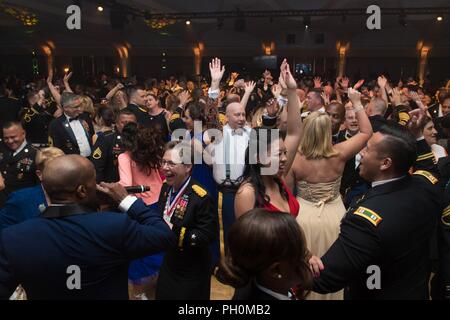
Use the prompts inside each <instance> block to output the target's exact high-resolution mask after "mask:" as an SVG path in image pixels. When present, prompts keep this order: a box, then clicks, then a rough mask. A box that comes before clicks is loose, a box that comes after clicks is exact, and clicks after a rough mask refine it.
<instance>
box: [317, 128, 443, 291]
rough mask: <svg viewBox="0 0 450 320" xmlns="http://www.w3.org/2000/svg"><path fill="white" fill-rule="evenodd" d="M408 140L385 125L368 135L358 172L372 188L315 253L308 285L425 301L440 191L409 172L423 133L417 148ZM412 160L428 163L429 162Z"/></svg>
mask: <svg viewBox="0 0 450 320" xmlns="http://www.w3.org/2000/svg"><path fill="white" fill-rule="evenodd" d="M417 132H420V130H418V131H417ZM414 140H415V139H414V137H413V136H412V135H411V134H410V133H409V132H407V131H406V130H404V129H401V128H399V127H395V126H389V127H383V128H381V129H380V131H379V132H377V133H375V134H374V135H373V136H372V138H371V139H370V140H369V141H368V143H367V147H366V148H365V149H364V150H363V151H362V152H361V157H362V158H361V166H360V174H361V176H362V177H363V178H364V179H366V180H367V181H370V182H372V189H370V190H369V191H368V192H367V193H366V194H365V195H364V197H363V198H362V199H360V200H358V201H357V202H355V203H353V204H352V205H351V206H350V208H349V210H348V211H347V213H346V215H345V216H344V218H343V220H342V222H341V231H340V234H339V237H338V239H337V240H336V241H335V242H334V244H333V245H332V246H331V247H330V249H329V250H328V251H327V252H326V253H325V255H324V256H323V257H322V261H323V266H324V269H323V270H322V271H321V272H320V278H317V279H315V281H314V287H313V290H314V291H316V292H318V293H329V292H335V291H338V290H340V289H342V288H344V287H346V286H348V289H349V297H350V298H351V299H428V297H429V295H428V270H429V266H428V263H429V250H430V238H431V236H432V233H433V230H434V227H435V225H436V223H437V219H438V218H439V217H440V215H441V213H442V193H441V189H440V187H439V183H438V179H437V178H436V177H435V176H434V175H433V174H432V173H431V172H430V171H426V170H417V171H415V172H414V173H413V174H412V175H410V174H409V173H408V170H409V168H410V167H411V166H412V165H413V164H414V162H415V161H416V159H417V158H418V156H417V155H419V159H423V157H422V158H421V155H423V154H427V153H428V152H430V148H429V146H428V145H427V144H426V142H425V141H424V139H423V138H422V139H420V140H418V141H417V146H416V141H414ZM416 152H417V153H416ZM416 165H417V167H418V168H420V169H427V168H430V169H432V165H433V162H432V160H431V159H426V160H421V161H416ZM428 165H429V166H428ZM427 166H428V167H427ZM313 254H314V253H313ZM315 270H316V271H317V268H316V269H315Z"/></svg>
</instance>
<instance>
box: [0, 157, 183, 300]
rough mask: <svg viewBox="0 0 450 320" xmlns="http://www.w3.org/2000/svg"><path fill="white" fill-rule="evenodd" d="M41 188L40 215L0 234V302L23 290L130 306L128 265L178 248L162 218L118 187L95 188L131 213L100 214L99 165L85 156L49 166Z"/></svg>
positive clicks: (34, 295)
mask: <svg viewBox="0 0 450 320" xmlns="http://www.w3.org/2000/svg"><path fill="white" fill-rule="evenodd" d="M42 183H43V186H44V190H45V192H46V193H47V195H48V198H49V207H48V208H47V209H46V210H45V211H44V212H43V214H42V217H41V218H36V219H31V220H28V221H25V222H23V223H20V224H17V225H14V226H11V227H9V228H6V229H4V230H3V231H2V233H1V234H0V298H3V299H7V298H9V296H10V295H11V293H12V292H13V291H14V289H15V288H16V286H17V285H18V284H21V285H22V287H23V288H24V289H25V291H26V293H27V297H28V298H29V299H124V300H127V299H128V281H127V278H128V277H127V276H128V264H129V262H130V261H131V260H133V259H136V258H140V257H144V256H148V255H151V254H154V253H157V252H160V251H164V250H166V249H168V248H170V247H171V246H173V245H175V239H174V236H173V233H172V231H171V230H170V228H169V227H168V226H167V224H166V223H165V222H164V220H163V218H162V217H161V216H160V215H159V214H158V212H157V211H154V210H151V209H149V208H147V207H146V206H145V204H144V203H143V202H142V201H141V200H138V199H137V198H136V197H134V196H129V195H127V193H126V191H125V189H124V188H123V187H122V186H120V185H119V184H117V183H114V184H109V183H102V185H101V186H97V188H98V190H99V191H102V192H104V193H106V194H108V195H109V196H110V197H111V198H112V199H113V200H115V201H117V202H118V203H119V208H120V209H121V210H122V211H124V212H126V213H127V214H120V213H117V212H101V213H99V212H97V211H96V207H97V199H96V183H95V170H94V166H93V165H92V163H91V162H90V161H89V160H87V159H85V158H83V157H82V156H79V155H69V156H62V157H58V158H56V159H53V160H52V161H50V162H49V163H48V164H47V165H46V167H45V169H44V172H43V181H42Z"/></svg>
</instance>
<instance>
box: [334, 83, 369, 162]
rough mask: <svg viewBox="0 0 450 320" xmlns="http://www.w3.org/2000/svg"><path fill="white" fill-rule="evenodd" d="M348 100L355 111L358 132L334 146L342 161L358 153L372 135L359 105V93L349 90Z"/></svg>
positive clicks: (362, 108)
mask: <svg viewBox="0 0 450 320" xmlns="http://www.w3.org/2000/svg"><path fill="white" fill-rule="evenodd" d="M348 98H349V99H350V101H351V102H352V105H353V108H354V110H355V114H356V119H357V120H358V124H359V132H358V133H357V134H355V135H354V136H353V137H351V138H350V139H348V140H346V141H344V142H341V143H338V144H337V145H335V146H334V147H335V148H336V150H337V151H339V154H340V157H341V159H342V160H343V161H347V160H349V159H350V158H352V157H353V156H354V155H355V154H357V153H358V152H360V151H361V150H362V149H363V148H364V146H365V145H366V143H367V141H368V140H369V139H370V137H371V136H372V133H373V132H372V125H371V124H370V121H369V118H368V117H367V114H366V112H365V111H364V107H363V106H362V104H361V93H360V92H358V91H357V90H355V89H352V88H349V89H348Z"/></svg>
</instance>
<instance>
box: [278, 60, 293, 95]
mask: <svg viewBox="0 0 450 320" xmlns="http://www.w3.org/2000/svg"><path fill="white" fill-rule="evenodd" d="M280 69H281V76H282V78H283V80H284V83H285V84H286V87H287V88H288V89H297V82H295V79H294V77H293V76H292V74H291V70H290V69H289V64H288V63H287V60H286V59H284V60H283V63H281V68H280Z"/></svg>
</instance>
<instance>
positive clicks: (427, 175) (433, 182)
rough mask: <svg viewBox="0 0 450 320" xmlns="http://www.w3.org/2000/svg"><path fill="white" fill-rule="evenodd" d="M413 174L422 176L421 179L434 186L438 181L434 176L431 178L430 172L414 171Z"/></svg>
mask: <svg viewBox="0 0 450 320" xmlns="http://www.w3.org/2000/svg"><path fill="white" fill-rule="evenodd" d="M413 174H415V175H419V176H422V177H425V178H426V179H427V180H428V181H430V182H431V183H432V184H436V183H438V181H439V180H438V179H437V178H436V177H435V176H433V175H432V174H431V173H430V172H428V171H425V170H417V171H415V172H414V173H413Z"/></svg>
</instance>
